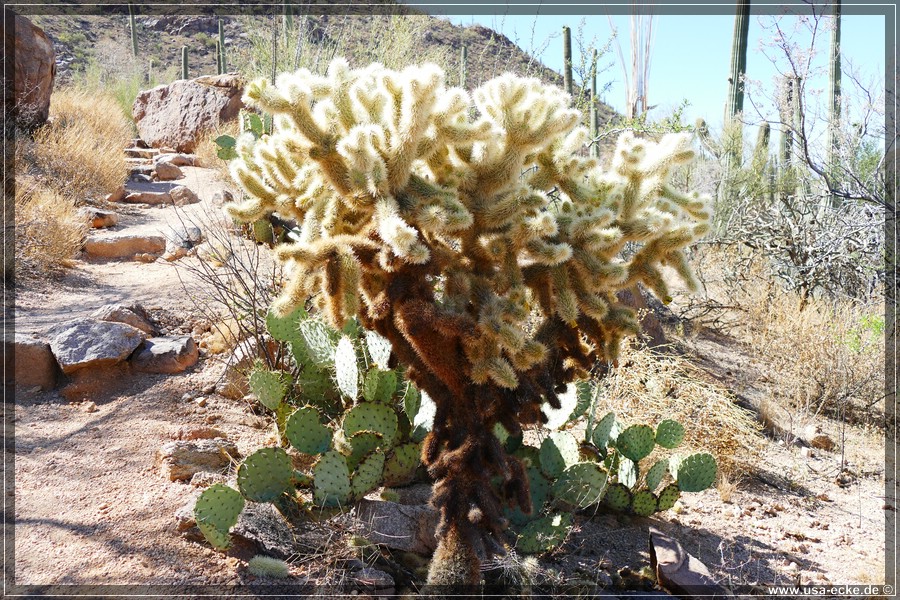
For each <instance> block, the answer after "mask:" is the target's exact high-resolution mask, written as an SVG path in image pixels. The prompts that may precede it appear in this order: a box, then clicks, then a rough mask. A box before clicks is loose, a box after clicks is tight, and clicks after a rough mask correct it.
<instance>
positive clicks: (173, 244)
mask: <svg viewBox="0 0 900 600" xmlns="http://www.w3.org/2000/svg"><path fill="white" fill-rule="evenodd" d="M202 241H203V232H202V231H200V228H199V227H196V226H194V225H179V226H177V227H172V228H171V229H169V231H168V232H166V254H169V253H173V252H177V251H178V250H179V249H182V250H185V251H187V250H190V249H191V248H193V247H194V246H196V245H197V244H199V243H200V242H202Z"/></svg>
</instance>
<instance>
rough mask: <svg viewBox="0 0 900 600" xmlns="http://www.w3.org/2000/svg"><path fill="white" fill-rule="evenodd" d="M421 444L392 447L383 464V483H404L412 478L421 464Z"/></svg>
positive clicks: (389, 485) (389, 484)
mask: <svg viewBox="0 0 900 600" xmlns="http://www.w3.org/2000/svg"><path fill="white" fill-rule="evenodd" d="M421 453H422V449H421V444H416V443H409V444H403V445H401V446H397V447H396V448H394V450H393V452H392V453H391V455H390V457H389V458H388V459H387V462H385V464H384V485H386V486H388V487H393V486H398V485H406V484H407V483H409V482H411V481H412V480H413V477H415V475H416V469H417V468H418V467H419V464H421V460H420V459H419V456H420V455H421Z"/></svg>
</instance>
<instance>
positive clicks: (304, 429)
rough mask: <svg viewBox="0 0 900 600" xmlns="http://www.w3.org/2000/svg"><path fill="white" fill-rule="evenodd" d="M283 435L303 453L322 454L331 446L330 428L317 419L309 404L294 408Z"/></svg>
mask: <svg viewBox="0 0 900 600" xmlns="http://www.w3.org/2000/svg"><path fill="white" fill-rule="evenodd" d="M284 433H285V435H286V436H287V439H288V441H289V442H290V443H291V446H293V447H294V448H296V449H297V450H299V451H300V452H303V453H304V454H322V453H323V452H327V451H328V449H329V448H330V447H331V430H330V429H329V428H328V427H325V426H324V425H322V423H321V422H320V421H319V411H317V410H316V409H315V408H313V407H311V406H304V407H302V408H298V409H297V410H295V411H294V412H293V413H292V414H291V416H290V417H288V419H287V423H286V425H285V432H284Z"/></svg>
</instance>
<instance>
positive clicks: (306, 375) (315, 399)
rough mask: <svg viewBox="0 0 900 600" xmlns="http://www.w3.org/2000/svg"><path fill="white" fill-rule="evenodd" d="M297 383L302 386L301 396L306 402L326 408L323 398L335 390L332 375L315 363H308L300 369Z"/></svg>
mask: <svg viewBox="0 0 900 600" xmlns="http://www.w3.org/2000/svg"><path fill="white" fill-rule="evenodd" d="M297 383H298V384H299V386H300V391H301V393H300V396H301V397H302V398H303V401H304V402H306V403H308V404H312V405H313V406H318V407H322V408H324V406H323V399H324V398H325V397H326V396H327V395H329V394H331V393H332V390H333V384H332V383H331V377H329V375H328V372H327V371H320V370H319V369H318V368H317V367H315V366H314V365H313V364H311V363H310V364H307V365H306V366H304V368H303V370H302V371H300V377H298V378H297Z"/></svg>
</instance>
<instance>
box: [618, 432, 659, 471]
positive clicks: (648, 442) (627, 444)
mask: <svg viewBox="0 0 900 600" xmlns="http://www.w3.org/2000/svg"><path fill="white" fill-rule="evenodd" d="M655 444H656V437H655V434H654V432H653V428H652V427H650V426H649V425H632V426H631V427H628V428H627V429H625V430H624V431H622V433H620V434H619V437H618V438H617V439H616V449H617V450H618V451H619V452H621V453H622V456H624V457H626V458H630V459H631V460H633V461H634V462H638V461H640V460H641V459H642V458H645V457H646V456H647V455H648V454H650V453H651V452H653V446H654V445H655Z"/></svg>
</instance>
